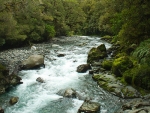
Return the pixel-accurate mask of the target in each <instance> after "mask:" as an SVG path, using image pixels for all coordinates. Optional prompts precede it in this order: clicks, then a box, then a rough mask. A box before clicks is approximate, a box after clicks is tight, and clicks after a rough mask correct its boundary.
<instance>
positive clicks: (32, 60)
mask: <svg viewBox="0 0 150 113" xmlns="http://www.w3.org/2000/svg"><path fill="white" fill-rule="evenodd" d="M43 65H44V56H43V55H31V56H29V58H28V59H26V60H24V61H23V62H22V63H21V65H20V69H21V70H23V69H25V70H27V69H36V68H39V67H40V66H43Z"/></svg>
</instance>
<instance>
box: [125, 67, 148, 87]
mask: <svg viewBox="0 0 150 113" xmlns="http://www.w3.org/2000/svg"><path fill="white" fill-rule="evenodd" d="M123 78H124V80H125V81H126V82H127V83H128V84H131V85H133V86H134V87H141V88H143V89H146V90H150V67H149V66H148V65H137V66H135V67H134V68H132V69H130V70H128V71H126V72H125V73H124V74H123Z"/></svg>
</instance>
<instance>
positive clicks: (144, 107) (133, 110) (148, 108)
mask: <svg viewBox="0 0 150 113" xmlns="http://www.w3.org/2000/svg"><path fill="white" fill-rule="evenodd" d="M115 113H150V102H149V100H145V99H140V98H139V99H138V98H136V99H133V100H131V101H129V102H126V103H124V104H123V105H122V107H121V108H120V109H119V110H117V111H116V112H115Z"/></svg>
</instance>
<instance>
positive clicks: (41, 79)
mask: <svg viewBox="0 0 150 113" xmlns="http://www.w3.org/2000/svg"><path fill="white" fill-rule="evenodd" d="M36 81H37V82H40V83H44V82H45V81H44V80H43V78H41V77H38V78H37V79H36Z"/></svg>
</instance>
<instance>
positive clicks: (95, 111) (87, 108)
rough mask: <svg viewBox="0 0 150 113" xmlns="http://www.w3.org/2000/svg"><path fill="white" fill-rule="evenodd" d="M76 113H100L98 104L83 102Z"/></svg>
mask: <svg viewBox="0 0 150 113" xmlns="http://www.w3.org/2000/svg"><path fill="white" fill-rule="evenodd" d="M78 113H100V104H99V103H97V102H91V101H84V103H83V104H82V105H81V107H80V108H79V110H78Z"/></svg>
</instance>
